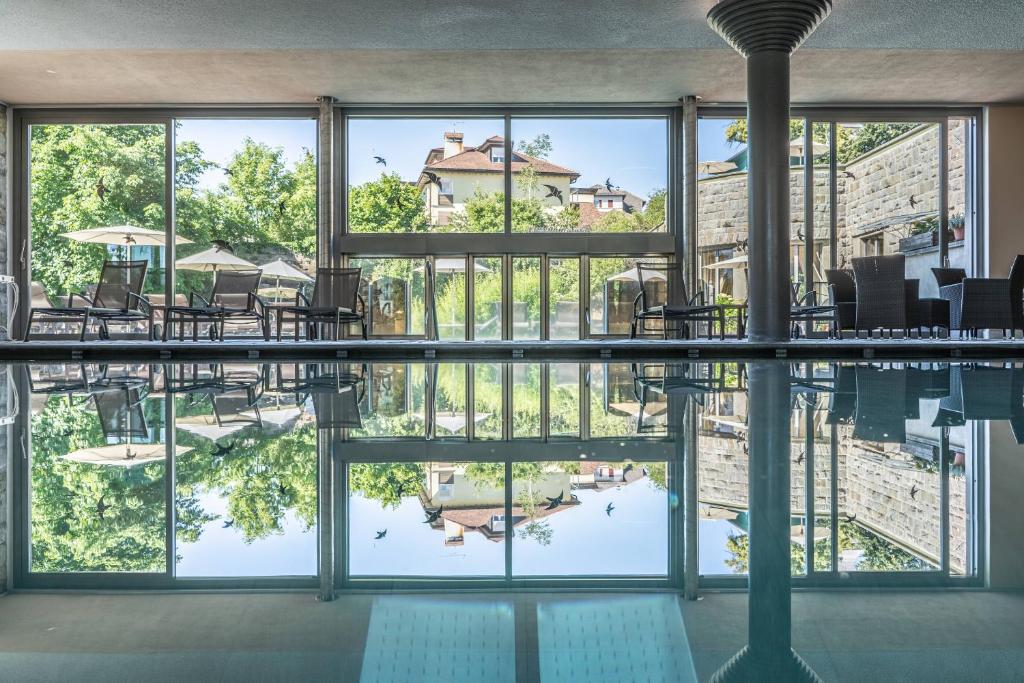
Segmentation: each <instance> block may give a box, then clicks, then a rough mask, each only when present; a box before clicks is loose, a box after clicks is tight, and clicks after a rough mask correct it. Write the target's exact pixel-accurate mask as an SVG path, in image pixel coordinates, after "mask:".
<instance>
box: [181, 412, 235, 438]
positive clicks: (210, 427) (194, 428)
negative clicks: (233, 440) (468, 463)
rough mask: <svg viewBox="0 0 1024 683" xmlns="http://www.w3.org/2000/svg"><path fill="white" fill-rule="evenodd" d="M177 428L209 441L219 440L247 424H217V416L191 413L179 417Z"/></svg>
mask: <svg viewBox="0 0 1024 683" xmlns="http://www.w3.org/2000/svg"><path fill="white" fill-rule="evenodd" d="M175 426H176V427H177V428H178V429H183V430H185V431H186V432H189V433H190V434H195V435H196V436H201V437H203V438H204V439H209V440H210V441H220V440H221V439H223V438H224V437H225V436H231V435H232V434H234V433H235V432H238V431H241V430H243V429H245V428H246V427H248V426H249V425H248V424H238V423H236V424H227V425H219V424H217V418H216V416H214V415H192V416H190V417H184V418H181V417H179V418H178V419H177V422H176V425H175Z"/></svg>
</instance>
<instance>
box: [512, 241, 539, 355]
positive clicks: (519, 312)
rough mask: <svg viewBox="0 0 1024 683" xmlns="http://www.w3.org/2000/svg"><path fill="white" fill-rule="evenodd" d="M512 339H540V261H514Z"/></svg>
mask: <svg viewBox="0 0 1024 683" xmlns="http://www.w3.org/2000/svg"><path fill="white" fill-rule="evenodd" d="M512 338H513V339H540V259H539V258H525V257H523V258H520V257H515V258H513V259H512Z"/></svg>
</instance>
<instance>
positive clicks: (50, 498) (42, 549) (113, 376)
mask: <svg viewBox="0 0 1024 683" xmlns="http://www.w3.org/2000/svg"><path fill="white" fill-rule="evenodd" d="M29 372H30V389H31V393H32V402H31V405H32V414H31V440H30V446H31V453H30V455H31V460H30V465H29V487H30V490H29V496H30V502H29V557H30V561H29V571H30V572H47V573H54V572H56V573H65V572H154V573H160V574H163V573H165V572H166V571H167V515H166V491H167V484H166V480H165V477H166V472H167V468H166V465H167V446H166V444H165V443H164V433H165V431H164V424H165V420H164V400H163V398H161V397H153V396H151V391H152V386H153V382H154V381H155V378H154V377H153V376H152V375H151V370H150V368H149V367H147V366H145V365H128V364H118V365H80V364H63V363H52V364H44V365H34V366H32V367H31V369H30V371H29ZM179 452H181V451H180V449H179ZM200 526H201V524H200V523H199V522H198V521H197V520H195V519H191V518H189V519H185V520H181V521H180V533H195V532H197V531H198V528H199V527H200Z"/></svg>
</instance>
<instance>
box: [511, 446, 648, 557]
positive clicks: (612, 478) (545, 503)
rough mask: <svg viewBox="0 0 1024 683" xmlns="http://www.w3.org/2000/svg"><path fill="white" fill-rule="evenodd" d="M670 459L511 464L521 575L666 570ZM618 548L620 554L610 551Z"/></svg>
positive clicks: (515, 554)
mask: <svg viewBox="0 0 1024 683" xmlns="http://www.w3.org/2000/svg"><path fill="white" fill-rule="evenodd" d="M664 466H665V463H663V462H661V463H638V462H637V463H635V462H632V461H629V460H626V461H620V462H606V461H597V460H586V461H569V462H517V463H512V515H513V519H514V520H515V535H514V537H513V546H512V573H513V574H514V575H518V576H523V575H545V576H566V575H582V576H587V575H616V576H664V575H666V574H667V573H668V492H667V491H666V489H665V487H664V480H663V479H661V480H659V479H658V478H655V477H652V473H653V470H654V469H655V468H662V469H663V468H664ZM608 548H616V549H617V552H608Z"/></svg>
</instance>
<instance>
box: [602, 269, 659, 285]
mask: <svg viewBox="0 0 1024 683" xmlns="http://www.w3.org/2000/svg"><path fill="white" fill-rule="evenodd" d="M639 278H640V276H639V274H638V273H637V272H636V267H633V268H630V269H629V270H624V271H622V272H621V273H616V274H615V275H612V276H611V277H609V278H608V279H607V280H605V282H639V281H640V279H639ZM667 279H668V278H667V277H666V276H665V273H662V272H660V271H656V270H655V271H651V272H650V273H648V274H647V280H667ZM647 280H644V282H647Z"/></svg>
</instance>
